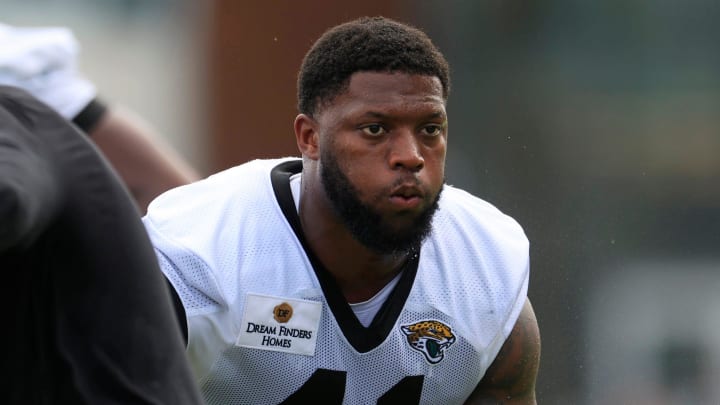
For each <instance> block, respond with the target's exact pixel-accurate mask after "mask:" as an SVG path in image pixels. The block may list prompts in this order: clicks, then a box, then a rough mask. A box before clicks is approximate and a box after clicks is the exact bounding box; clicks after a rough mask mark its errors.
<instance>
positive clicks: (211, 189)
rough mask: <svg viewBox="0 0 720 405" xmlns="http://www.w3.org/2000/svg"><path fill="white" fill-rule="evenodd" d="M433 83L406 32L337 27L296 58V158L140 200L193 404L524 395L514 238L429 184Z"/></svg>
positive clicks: (434, 173)
mask: <svg viewBox="0 0 720 405" xmlns="http://www.w3.org/2000/svg"><path fill="white" fill-rule="evenodd" d="M449 90H450V78H449V66H448V64H447V61H446V60H445V58H444V56H442V54H441V53H440V51H439V50H438V49H437V48H436V47H435V45H434V44H433V43H432V42H431V40H430V39H429V38H428V37H427V36H426V35H425V33H423V32H422V31H420V30H418V29H415V28H413V27H410V26H407V25H405V24H402V23H398V22H395V21H393V20H389V19H385V18H379V17H378V18H362V19H359V20H355V21H351V22H348V23H345V24H341V25H339V26H337V27H334V28H332V29H330V30H328V31H327V32H326V33H325V34H323V35H322V36H321V37H320V39H319V40H318V41H317V42H315V44H314V45H313V46H312V48H311V49H310V51H309V52H308V53H307V54H306V56H305V58H304V60H303V62H302V66H301V68H300V74H299V78H298V109H299V112H300V114H299V115H298V116H297V117H296V118H295V121H294V132H295V137H296V142H297V145H298V148H299V150H300V152H301V154H302V158H284V159H266V160H254V161H252V162H248V163H245V164H242V165H239V166H237V167H234V168H231V169H228V170H225V171H222V172H220V173H217V174H215V175H213V176H210V177H208V178H207V179H204V180H201V181H198V182H195V183H192V184H189V185H186V186H182V187H178V188H175V189H173V190H170V191H168V192H166V193H163V194H162V195H161V196H160V197H158V198H157V199H155V200H154V201H153V202H152V203H151V204H150V206H149V208H148V214H147V215H146V216H145V217H144V218H143V221H144V223H145V226H146V229H147V231H148V233H149V235H150V238H151V240H152V242H153V244H154V246H155V249H156V253H157V256H158V259H159V261H160V266H161V269H162V271H163V272H164V273H165V275H166V276H167V278H168V279H169V280H170V282H171V284H172V285H173V287H174V290H175V292H176V296H175V299H176V300H180V301H181V304H182V305H176V308H179V309H184V313H180V314H179V316H180V318H179V320H180V322H181V323H184V324H185V328H186V331H187V336H188V342H187V345H188V354H189V356H190V360H191V364H192V366H193V368H194V371H195V374H196V375H197V376H198V379H199V380H198V381H199V383H200V386H201V391H202V393H203V396H204V398H205V400H206V401H207V402H208V403H210V404H231V403H246V404H249V403H257V404H277V403H284V404H289V403H292V404H306V403H324V404H340V403H345V404H375V403H377V404H400V403H401V404H418V403H423V404H444V405H447V404H463V403H465V404H486V403H492V404H497V403H503V404H523V405H531V404H535V403H536V399H535V381H536V377H537V372H538V365H539V361H540V360H539V359H540V334H539V330H538V325H537V320H536V318H535V314H534V312H533V309H532V306H531V304H530V302H529V300H528V299H527V288H528V282H529V251H528V250H529V244H528V240H527V238H526V236H525V234H524V232H523V230H522V228H521V227H520V226H519V225H518V224H517V222H515V221H514V220H513V219H512V218H510V217H508V216H506V215H505V214H503V213H501V212H500V211H499V210H498V209H497V208H495V207H493V206H492V205H491V204H489V203H487V202H485V201H483V200H481V199H480V198H477V197H475V196H472V195H470V194H469V193H467V192H465V191H463V190H460V189H458V188H455V187H453V186H450V185H446V184H445V176H444V170H445V154H446V147H447V137H448V121H447V113H446V103H447V97H448V95H449ZM260 135H262V134H260Z"/></svg>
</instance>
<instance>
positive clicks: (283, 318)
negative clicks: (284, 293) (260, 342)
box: [273, 302, 293, 323]
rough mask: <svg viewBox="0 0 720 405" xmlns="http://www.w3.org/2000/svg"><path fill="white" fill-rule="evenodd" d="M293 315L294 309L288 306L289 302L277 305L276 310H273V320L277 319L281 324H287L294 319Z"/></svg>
mask: <svg viewBox="0 0 720 405" xmlns="http://www.w3.org/2000/svg"><path fill="white" fill-rule="evenodd" d="M292 315H293V308H292V307H291V306H290V304H288V303H287V302H283V303H282V304H279V305H276V306H275V308H273V318H275V320H276V321H278V322H279V323H285V322H287V321H289V320H290V318H292Z"/></svg>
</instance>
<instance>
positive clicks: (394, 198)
mask: <svg viewBox="0 0 720 405" xmlns="http://www.w3.org/2000/svg"><path fill="white" fill-rule="evenodd" d="M424 197H425V194H424V193H423V191H422V190H421V189H420V188H418V187H417V186H414V185H403V186H400V187H397V188H395V189H394V190H393V191H392V193H391V194H390V202H391V203H392V205H394V206H396V207H398V208H401V209H414V208H417V206H419V205H420V204H422V202H423V199H424Z"/></svg>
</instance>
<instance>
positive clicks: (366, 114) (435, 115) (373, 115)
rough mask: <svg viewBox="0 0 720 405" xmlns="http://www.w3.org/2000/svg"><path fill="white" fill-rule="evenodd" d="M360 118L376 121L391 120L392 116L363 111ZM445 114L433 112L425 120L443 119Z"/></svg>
mask: <svg viewBox="0 0 720 405" xmlns="http://www.w3.org/2000/svg"><path fill="white" fill-rule="evenodd" d="M360 117H370V118H376V119H388V118H392V115H390V114H385V113H381V112H379V111H365V112H364V113H362V115H360ZM444 117H445V113H444V112H442V111H435V112H432V113H430V114H428V115H426V116H425V118H426V119H434V118H444Z"/></svg>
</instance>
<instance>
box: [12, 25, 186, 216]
mask: <svg viewBox="0 0 720 405" xmlns="http://www.w3.org/2000/svg"><path fill="white" fill-rule="evenodd" d="M78 54H79V45H78V43H77V40H76V39H75V37H74V36H73V34H72V32H71V31H70V30H69V29H67V28H63V27H14V26H9V25H5V24H0V84H4V85H8V86H15V87H19V88H22V89H25V90H26V91H28V92H30V93H31V94H33V95H34V96H35V97H37V98H38V99H40V100H41V101H43V102H44V103H46V104H47V105H49V106H50V107H52V108H53V109H55V110H56V111H57V112H58V113H60V115H62V116H63V117H65V118H66V119H68V120H71V121H72V122H73V123H75V124H76V125H77V126H78V127H79V128H80V129H82V130H83V131H84V132H85V133H87V134H88V135H89V136H90V139H92V141H93V142H94V143H95V145H97V146H98V148H99V149H100V150H101V151H102V153H103V154H104V155H105V156H106V157H107V158H108V160H109V161H110V163H111V164H112V166H113V167H114V168H115V170H116V171H117V172H118V174H119V175H120V177H121V178H122V180H123V182H124V183H125V185H126V186H127V187H128V189H129V190H130V193H131V194H132V196H133V198H134V199H135V202H136V204H137V206H138V208H139V210H140V212H141V213H145V211H146V209H147V205H148V204H149V203H150V201H151V200H152V199H153V198H155V197H156V196H158V195H159V194H160V193H162V192H163V191H165V190H168V189H170V188H173V187H176V186H179V185H183V184H187V183H189V182H192V181H195V180H197V179H198V178H199V177H200V176H199V175H198V173H197V172H196V171H195V169H194V168H192V167H191V166H190V165H189V164H188V163H187V162H185V161H184V160H183V159H182V157H181V156H180V155H179V154H178V153H176V151H175V150H173V149H172V148H171V147H170V145H168V144H166V143H165V142H163V140H162V138H161V137H160V136H158V135H157V134H155V133H154V131H153V129H152V128H151V126H150V125H148V124H147V123H145V122H144V121H143V120H142V119H141V118H140V117H138V116H137V115H135V114H134V113H133V112H132V111H129V110H127V109H123V108H121V107H116V106H107V105H106V104H105V103H104V102H103V101H102V100H101V99H100V98H99V97H98V94H97V91H96V89H95V86H94V85H93V84H92V83H91V82H90V81H89V80H88V79H86V78H85V77H83V75H82V74H81V72H79V71H78V68H77V59H78Z"/></svg>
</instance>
